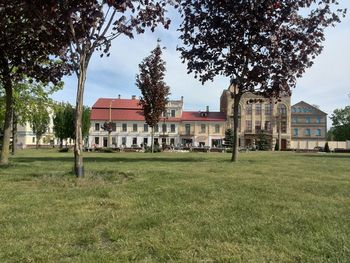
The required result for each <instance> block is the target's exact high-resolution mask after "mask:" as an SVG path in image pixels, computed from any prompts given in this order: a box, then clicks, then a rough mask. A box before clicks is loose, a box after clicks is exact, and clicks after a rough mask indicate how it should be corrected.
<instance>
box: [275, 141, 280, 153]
mask: <svg viewBox="0 0 350 263" xmlns="http://www.w3.org/2000/svg"><path fill="white" fill-rule="evenodd" d="M279 149H280V146H279V145H278V142H276V144H275V151H279Z"/></svg>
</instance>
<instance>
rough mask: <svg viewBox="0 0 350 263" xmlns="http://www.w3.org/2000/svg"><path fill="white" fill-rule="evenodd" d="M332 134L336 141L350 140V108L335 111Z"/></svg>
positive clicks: (332, 118)
mask: <svg viewBox="0 0 350 263" xmlns="http://www.w3.org/2000/svg"><path fill="white" fill-rule="evenodd" d="M331 120H332V122H333V127H332V128H331V132H332V135H333V138H334V140H335V141H346V140H350V106H347V107H345V108H344V109H336V110H334V112H333V114H332V116H331Z"/></svg>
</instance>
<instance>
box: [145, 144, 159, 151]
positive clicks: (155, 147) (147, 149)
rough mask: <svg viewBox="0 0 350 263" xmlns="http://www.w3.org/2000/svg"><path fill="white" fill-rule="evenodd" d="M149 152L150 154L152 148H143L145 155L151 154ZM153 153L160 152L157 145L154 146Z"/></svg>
mask: <svg viewBox="0 0 350 263" xmlns="http://www.w3.org/2000/svg"><path fill="white" fill-rule="evenodd" d="M151 152H152V147H151V146H147V147H146V148H145V153H151ZM153 152H155V153H159V152H161V148H160V147H159V145H157V144H154V149H153Z"/></svg>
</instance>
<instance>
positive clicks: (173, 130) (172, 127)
mask: <svg viewBox="0 0 350 263" xmlns="http://www.w3.org/2000/svg"><path fill="white" fill-rule="evenodd" d="M170 131H171V132H175V124H171V125H170Z"/></svg>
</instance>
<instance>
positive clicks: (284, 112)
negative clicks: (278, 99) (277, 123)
mask: <svg viewBox="0 0 350 263" xmlns="http://www.w3.org/2000/svg"><path fill="white" fill-rule="evenodd" d="M278 114H280V115H287V107H286V105H284V104H279V105H278Z"/></svg>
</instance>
